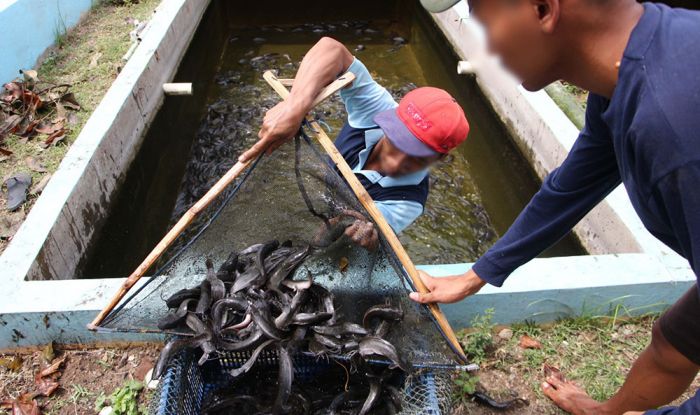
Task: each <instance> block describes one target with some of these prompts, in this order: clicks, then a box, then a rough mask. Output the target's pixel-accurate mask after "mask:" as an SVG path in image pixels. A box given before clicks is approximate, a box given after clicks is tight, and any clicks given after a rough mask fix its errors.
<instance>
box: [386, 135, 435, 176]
mask: <svg viewBox="0 0 700 415" xmlns="http://www.w3.org/2000/svg"><path fill="white" fill-rule="evenodd" d="M376 149H377V150H379V155H378V156H379V157H378V159H379V161H378V163H379V170H378V171H379V173H381V174H382V175H384V176H389V177H398V176H404V175H407V174H411V173H415V172H417V171H419V170H422V169H424V168H426V167H428V166H430V165H431V164H433V163H435V162H436V161H438V160H440V158H441V156H432V157H414V156H409V155H408V154H406V153H404V152H403V151H401V150H399V149H398V148H396V146H394V145H393V144H392V143H391V141H390V140H389V139H387V138H386V136H384V137H382V139H381V140H379V142H378V143H377V145H376Z"/></svg>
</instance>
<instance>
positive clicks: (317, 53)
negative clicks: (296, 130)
mask: <svg viewBox="0 0 700 415" xmlns="http://www.w3.org/2000/svg"><path fill="white" fill-rule="evenodd" d="M353 59H354V58H353V56H352V54H351V53H350V51H349V50H348V49H347V48H346V47H345V46H344V45H343V44H342V43H340V42H338V41H337V40H335V39H332V38H329V37H324V38H322V39H321V40H319V41H318V42H317V43H316V44H315V45H314V46H313V47H312V48H311V49H309V51H308V52H307V53H306V56H304V59H303V60H302V61H301V65H299V70H298V71H297V74H296V76H295V78H294V85H293V86H292V91H291V93H290V94H289V97H288V98H287V99H286V101H287V102H288V103H289V104H290V106H291V108H293V109H294V110H295V111H296V112H297V113H298V115H299V117H300V118H301V117H303V116H304V115H305V114H306V113H307V112H308V111H309V110H310V109H311V105H312V103H313V100H314V98H315V97H316V96H317V95H318V94H319V92H321V90H322V89H323V88H324V87H325V86H326V85H328V84H330V83H331V82H333V81H334V80H335V79H336V78H337V77H338V76H339V75H340V74H342V73H343V72H345V71H347V69H348V67H350V65H351V64H352V61H353Z"/></svg>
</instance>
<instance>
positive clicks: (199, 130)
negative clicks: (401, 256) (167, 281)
mask: <svg viewBox="0 0 700 415" xmlns="http://www.w3.org/2000/svg"><path fill="white" fill-rule="evenodd" d="M419 12H420V10H419V9H418V10H416V15H414V16H413V17H411V16H412V15H407V16H405V17H399V16H397V17H395V18H394V17H391V16H388V17H387V18H383V17H381V16H376V17H375V18H374V19H373V20H371V21H369V20H358V21H343V20H339V21H333V22H332V23H324V22H323V21H320V22H319V23H306V24H284V25H282V24H280V25H261V26H256V27H254V28H253V27H246V26H244V27H238V26H234V27H232V28H231V29H230V30H228V31H224V33H221V34H219V36H220V37H221V40H220V44H218V43H216V42H212V41H211V40H206V44H202V45H196V46H193V53H194V50H196V49H195V48H197V47H201V48H207V49H208V50H209V51H210V53H212V54H214V55H217V53H213V52H211V50H212V49H217V48H218V49H217V50H220V52H219V54H220V58H218V59H217V60H216V61H214V62H212V63H209V64H208V65H211V67H212V68H211V69H208V71H209V75H208V77H207V79H206V81H204V80H202V81H200V82H199V83H197V82H195V96H194V97H193V98H177V97H176V98H174V99H173V100H171V101H168V100H166V102H165V105H164V107H163V108H162V109H161V111H160V112H159V115H158V117H157V118H156V120H155V121H154V124H153V125H152V126H151V128H150V129H149V132H148V133H147V137H146V139H145V142H144V148H143V149H142V150H141V152H140V153H139V155H137V158H136V160H135V161H134V163H133V165H132V167H131V168H130V170H129V171H128V172H127V173H126V178H125V183H124V184H123V186H122V188H123V189H129V190H124V191H122V192H120V193H119V195H118V196H117V198H116V201H115V203H114V204H113V206H111V207H110V212H111V213H110V216H109V217H108V218H107V221H106V222H105V224H104V227H103V228H102V230H101V231H100V232H99V234H98V236H97V237H96V238H95V242H94V244H93V245H92V247H91V249H90V250H89V251H88V252H87V254H86V255H85V256H84V257H83V261H84V262H83V263H84V266H83V267H80V268H78V269H77V270H76V271H77V273H76V274H77V276H80V277H83V278H94V277H99V276H106V275H126V274H128V273H129V272H130V271H132V270H133V268H134V267H135V266H136V265H137V264H138V262H139V261H140V260H141V259H142V258H143V257H144V256H145V254H146V253H147V252H148V251H149V250H150V248H151V247H152V246H153V245H154V244H155V243H156V242H157V241H158V240H159V239H160V237H161V236H162V235H163V234H164V232H165V230H167V226H168V225H169V224H172V223H173V222H174V221H175V220H177V219H178V218H179V217H180V216H181V215H182V213H184V211H185V210H186V209H187V208H188V207H189V206H191V205H192V204H193V203H194V202H195V201H196V200H197V199H199V197H201V196H202V195H203V194H204V192H206V191H207V190H208V189H209V188H210V187H211V185H213V183H214V182H215V181H216V180H217V179H218V178H219V177H221V176H222V175H223V174H224V173H225V172H226V171H227V170H228V168H230V167H231V165H232V164H233V162H234V161H235V159H236V157H237V156H238V154H240V153H241V152H242V151H243V150H244V149H246V148H247V147H249V146H250V145H251V144H253V143H254V142H255V140H256V139H257V135H256V134H257V131H258V129H259V125H260V122H261V120H262V117H263V115H264V113H265V111H266V110H267V109H268V108H271V107H272V106H274V105H275V104H276V103H277V102H278V100H279V99H278V97H277V96H276V94H275V93H274V92H273V91H272V90H271V89H270V88H269V86H268V85H267V84H265V82H264V81H263V80H262V79H261V74H262V73H263V72H264V71H265V70H267V69H272V70H274V71H276V73H277V75H278V76H279V77H280V78H290V77H293V76H294V74H295V72H296V70H297V68H298V65H299V62H300V60H301V58H302V57H303V54H304V53H305V52H306V50H307V49H308V48H309V47H310V46H311V45H313V43H314V42H315V41H316V40H317V39H318V38H320V37H321V36H324V35H329V36H333V37H335V38H337V39H339V40H341V41H343V42H345V43H346V44H347V45H348V46H349V47H350V48H351V50H353V52H354V53H355V54H356V55H357V56H358V57H359V58H360V59H362V61H363V62H364V63H365V64H366V65H367V66H368V68H370V69H371V70H372V72H373V75H374V76H375V78H376V79H377V80H378V81H379V82H380V83H381V84H382V85H384V86H386V87H387V88H388V89H389V91H390V93H391V94H392V95H393V96H394V97H396V98H400V97H401V96H403V95H405V93H407V92H408V91H410V90H412V89H414V88H416V86H417V85H427V84H430V85H435V86H442V87H449V88H455V89H456V90H457V91H459V92H460V94H459V95H458V98H459V99H460V103H462V105H463V106H464V107H465V109H466V110H467V111H468V112H469V113H470V121H471V123H472V125H473V128H472V132H471V134H470V138H469V140H468V142H467V143H466V144H465V145H464V146H463V147H464V148H462V149H460V150H459V151H458V152H456V153H455V154H452V155H450V156H449V159H448V160H446V161H445V162H444V163H443V164H441V165H440V166H437V168H436V169H434V172H433V181H432V183H431V196H430V200H429V204H428V206H427V210H426V212H425V214H424V215H423V216H422V217H421V218H420V219H419V221H418V222H417V223H416V224H415V225H413V226H412V227H411V228H410V229H408V230H407V231H406V233H405V235H403V236H402V242H403V243H404V245H405V246H406V248H407V249H408V251H409V253H410V254H411V256H412V258H413V259H414V260H415V261H416V262H417V263H454V262H462V261H465V260H470V259H476V258H477V257H478V256H479V254H481V253H483V251H484V250H485V249H486V247H488V246H489V245H490V244H491V243H493V242H494V241H495V238H496V237H497V235H498V234H499V233H501V232H503V231H505V229H507V225H508V224H509V223H510V222H511V221H512V220H513V219H514V218H515V215H517V212H518V209H517V207H516V206H524V205H525V203H526V202H527V200H528V198H529V197H530V195H531V194H533V193H534V191H535V190H536V186H537V184H536V181H535V180H534V178H533V176H532V173H531V172H530V171H529V170H528V169H529V168H528V166H527V165H526V164H525V163H524V161H523V160H522V159H521V158H520V157H519V156H518V154H517V151H516V149H515V148H514V147H513V146H512V145H511V144H510V143H509V142H508V138H507V136H506V134H505V131H503V129H502V128H500V127H499V126H498V122H497V120H496V119H495V118H494V117H493V115H492V114H489V113H488V110H487V105H485V104H484V102H483V100H482V98H481V96H480V93H479V92H478V90H476V89H475V88H470V87H469V85H468V84H466V85H464V84H462V83H460V82H459V78H458V76H457V75H456V74H454V68H453V66H452V65H453V64H454V60H453V59H452V58H451V56H452V52H451V51H450V50H449V48H447V47H446V45H445V44H444V42H443V43H439V40H438V39H435V33H434V28H433V27H431V26H430V22H427V21H425V16H422V15H420V14H418V13H419ZM323 18H327V17H325V16H324V17H323ZM212 24H216V22H215V21H214V22H212ZM215 39H216V38H215ZM196 41H197V39H195V42H196ZM185 59H186V62H185V63H183V69H181V71H185V70H186V68H187V65H192V64H199V63H200V62H199V61H197V62H192V63H190V62H189V59H188V58H185ZM209 60H211V58H209ZM421 62H433V63H432V64H431V65H428V66H426V65H423V66H422V67H421V66H420V63H421ZM198 88H199V89H198ZM200 102H201V106H199V107H197V106H196V104H197V103H200ZM183 111H186V113H187V114H188V115H189V114H192V116H190V117H191V118H189V119H187V120H185V119H183V117H182V113H183ZM316 114H317V116H318V117H319V118H320V119H322V120H323V121H324V122H325V123H326V124H327V126H328V127H329V128H330V129H329V135H330V136H331V137H334V135H335V134H337V132H338V131H340V128H341V127H342V125H343V123H344V122H345V119H346V114H345V109H344V108H343V105H342V101H341V100H340V98H339V97H338V96H335V97H333V98H331V99H330V100H329V101H328V102H327V103H324V104H322V105H321V106H320V107H319V108H318V109H317V111H316ZM471 114H473V115H471ZM195 116H196V117H198V119H201V121H199V122H198V124H196V125H195V124H194V123H193V120H192V118H194V117H195ZM187 143H191V147H189V148H187V147H185V146H186V144H187ZM476 154H479V156H478V157H476V156H475V155H476ZM502 157H505V158H506V159H507V160H508V163H504V162H503V161H502V160H503V159H502ZM161 160H162V161H161ZM166 160H167V163H166V162H165V161H166ZM499 160H500V161H499ZM155 166H158V167H157V168H156V167H155ZM496 177H499V179H498V180H503V181H504V182H505V181H508V182H509V185H508V186H507V188H502V189H501V190H500V191H496V183H494V182H493V181H494V180H495V178H496ZM270 180H271V182H270V186H275V185H279V183H276V181H275V180H276V179H275V178H274V177H271V179H270ZM145 206H148V207H149V208H147V209H144V208H143V207H145ZM261 208H263V209H266V208H267V207H264V206H263V207H261ZM136 223H146V224H148V225H147V226H146V227H143V226H134V224H136ZM448 248H449V249H448ZM583 252H584V251H583V249H582V248H581V246H580V245H579V244H578V243H577V242H576V240H575V238H573V237H569V238H567V239H565V240H564V241H563V242H562V243H561V244H560V245H558V246H557V247H555V248H553V249H552V250H551V251H549V252H548V255H574V254H582V253H583Z"/></svg>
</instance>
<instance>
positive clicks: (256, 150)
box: [238, 140, 267, 163]
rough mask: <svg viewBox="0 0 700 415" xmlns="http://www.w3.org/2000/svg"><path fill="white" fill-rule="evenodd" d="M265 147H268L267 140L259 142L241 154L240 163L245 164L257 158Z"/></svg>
mask: <svg viewBox="0 0 700 415" xmlns="http://www.w3.org/2000/svg"><path fill="white" fill-rule="evenodd" d="M265 147H267V142H266V141H265V140H261V141H258V142H257V143H255V144H253V146H252V147H251V148H249V149H248V150H246V151H245V152H244V153H243V154H241V155H240V156H239V157H238V161H240V162H241V163H245V162H246V161H248V160H250V159H253V158H255V157H256V156H257V155H258V154H260V153H261V152H262V151H263V150H265Z"/></svg>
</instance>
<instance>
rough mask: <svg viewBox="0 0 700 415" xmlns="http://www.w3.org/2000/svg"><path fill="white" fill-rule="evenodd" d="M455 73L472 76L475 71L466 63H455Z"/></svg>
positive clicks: (472, 66)
mask: <svg viewBox="0 0 700 415" xmlns="http://www.w3.org/2000/svg"><path fill="white" fill-rule="evenodd" d="M457 73H458V74H459V75H474V74H475V73H476V70H475V69H474V64H472V63H471V62H468V61H459V62H457Z"/></svg>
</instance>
